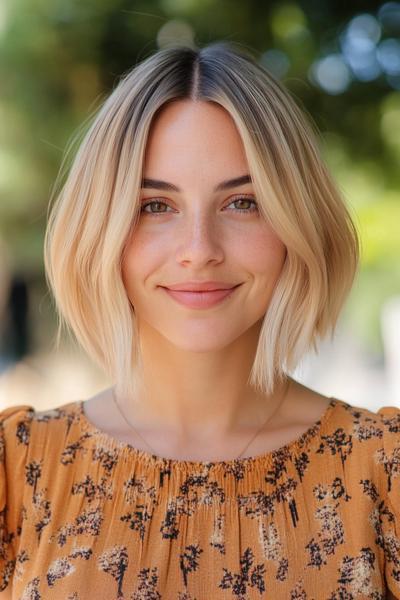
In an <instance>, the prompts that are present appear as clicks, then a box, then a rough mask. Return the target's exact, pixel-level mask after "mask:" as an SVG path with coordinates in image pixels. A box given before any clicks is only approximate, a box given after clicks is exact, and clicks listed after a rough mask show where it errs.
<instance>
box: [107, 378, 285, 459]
mask: <svg viewBox="0 0 400 600" xmlns="http://www.w3.org/2000/svg"><path fill="white" fill-rule="evenodd" d="M289 386H290V379H288V380H287V383H286V387H285V390H284V392H283V394H282V396H281V399H280V401H279V402H278V403H277V405H276V406H275V408H274V410H273V411H272V413H271V414H270V415H269V417H268V419H267V420H266V421H265V422H264V423H263V424H262V425H261V427H260V429H258V431H257V432H256V433H255V434H254V435H253V437H252V438H251V439H250V441H249V442H248V443H247V444H246V446H245V447H244V448H243V450H242V451H241V453H240V454H239V456H237V457H236V459H235V460H238V459H239V458H240V457H241V456H242V454H244V452H245V451H246V450H247V448H248V447H249V446H250V444H251V443H252V442H253V441H254V439H255V438H256V437H257V436H258V434H259V433H260V432H261V431H262V430H263V429H264V427H265V425H266V424H267V423H268V422H269V421H270V420H271V419H272V417H273V416H274V415H275V413H276V412H277V410H278V409H279V408H280V406H281V405H282V403H283V401H284V399H285V398H286V395H287V392H288V390H289ZM112 397H113V400H114V403H115V405H116V407H117V410H118V411H119V413H120V414H121V416H122V417H123V419H124V420H125V422H126V423H127V425H128V426H129V427H130V428H131V429H132V430H133V431H134V432H135V434H136V435H137V436H138V437H140V439H141V440H142V441H143V442H144V443H145V444H146V446H147V447H148V448H149V449H150V450H151V451H152V453H153V454H154V455H156V456H158V455H157V452H156V451H155V450H154V449H153V448H152V447H151V446H150V444H148V443H147V442H146V440H145V439H144V437H143V436H142V435H140V433H139V432H138V431H137V430H136V429H135V428H134V426H133V425H132V423H130V421H129V420H128V419H127V417H126V416H125V414H124V412H123V411H122V409H121V407H120V406H119V404H118V402H117V398H116V395H115V391H114V388H112Z"/></svg>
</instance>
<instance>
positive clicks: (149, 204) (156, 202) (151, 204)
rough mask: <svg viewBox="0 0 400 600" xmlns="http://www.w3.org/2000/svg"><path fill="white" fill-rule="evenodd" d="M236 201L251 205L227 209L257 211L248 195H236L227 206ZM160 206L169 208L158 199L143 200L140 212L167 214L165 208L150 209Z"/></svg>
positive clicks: (241, 211) (254, 202)
mask: <svg viewBox="0 0 400 600" xmlns="http://www.w3.org/2000/svg"><path fill="white" fill-rule="evenodd" d="M238 202H244V203H245V204H246V203H247V204H250V205H252V207H251V208H236V209H231V208H230V209H228V210H229V211H232V210H233V212H238V213H255V212H258V206H257V202H256V201H255V200H254V199H253V198H252V197H249V196H237V197H236V198H234V199H233V200H231V202H230V203H229V204H228V205H227V206H231V205H232V204H237V203H238ZM157 205H158V207H161V206H164V207H167V208H171V207H170V206H169V205H168V204H166V203H165V202H161V201H160V200H150V201H149V202H145V203H144V204H142V206H141V212H142V213H145V214H147V215H150V216H154V217H155V216H159V215H165V214H167V212H168V211H167V210H161V211H157V210H155V211H153V210H151V208H152V207H154V206H157ZM147 207H149V210H146V209H147Z"/></svg>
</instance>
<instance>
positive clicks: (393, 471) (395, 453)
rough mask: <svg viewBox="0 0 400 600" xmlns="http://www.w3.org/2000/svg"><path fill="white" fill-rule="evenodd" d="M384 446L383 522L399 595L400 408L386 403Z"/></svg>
mask: <svg viewBox="0 0 400 600" xmlns="http://www.w3.org/2000/svg"><path fill="white" fill-rule="evenodd" d="M378 414H379V415H380V417H381V426H382V438H381V441H382V443H381V446H380V448H378V450H377V451H376V453H375V462H376V465H377V466H378V469H379V479H380V481H381V489H382V500H383V504H382V507H381V524H382V537H383V540H382V541H383V549H384V555H385V578H386V585H387V588H388V591H390V592H391V593H392V594H393V596H394V597H395V598H399V599H400V408H396V407H394V406H384V407H382V408H380V409H379V410H378Z"/></svg>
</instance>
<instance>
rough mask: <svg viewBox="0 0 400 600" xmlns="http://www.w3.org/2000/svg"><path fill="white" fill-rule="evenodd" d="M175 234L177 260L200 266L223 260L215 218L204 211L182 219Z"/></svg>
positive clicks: (221, 244) (221, 240)
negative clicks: (176, 236) (176, 237)
mask: <svg viewBox="0 0 400 600" xmlns="http://www.w3.org/2000/svg"><path fill="white" fill-rule="evenodd" d="M177 235H178V239H177V256H176V258H177V261H178V262H181V263H190V264H192V265H193V266H196V267H198V268H200V267H201V266H202V265H205V264H207V263H209V262H210V261H214V262H220V261H221V260H223V257H224V250H223V236H222V234H221V231H220V230H219V229H217V225H216V222H215V220H214V219H213V218H212V217H211V216H210V215H207V214H205V211H199V212H198V213H196V215H192V216H190V217H188V219H184V222H182V227H181V228H180V230H179V232H177Z"/></svg>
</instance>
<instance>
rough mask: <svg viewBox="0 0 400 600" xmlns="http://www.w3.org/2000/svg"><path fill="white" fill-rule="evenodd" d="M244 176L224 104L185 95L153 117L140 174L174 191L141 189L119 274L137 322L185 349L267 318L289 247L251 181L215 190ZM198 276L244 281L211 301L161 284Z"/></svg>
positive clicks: (206, 347) (220, 343)
mask: <svg viewBox="0 0 400 600" xmlns="http://www.w3.org/2000/svg"><path fill="white" fill-rule="evenodd" d="M244 175H249V168H248V164H247V160H246V156H245V152H244V148H243V145H242V141H241V138H240V135H239V133H238V131H237V129H236V126H235V124H234V122H233V120H232V118H231V116H230V115H229V113H228V112H227V111H225V110H224V109H223V108H222V107H220V106H219V105H216V104H213V103H210V102H195V101H191V100H179V101H175V102H173V103H171V104H169V105H167V106H165V107H164V108H163V109H162V111H161V112H160V113H159V114H158V115H157V117H156V119H155V121H154V122H153V124H152V128H151V131H150V135H149V139H148V142H147V146H146V155H145V161H144V172H143V181H144V180H145V179H146V180H149V179H152V180H158V181H163V182H168V183H169V184H171V186H175V187H176V188H177V189H178V191H177V190H175V189H174V190H171V189H165V186H164V188H162V187H160V185H159V184H157V183H155V182H150V183H149V182H148V183H147V184H146V186H145V187H143V188H142V189H141V206H142V208H141V214H140V219H139V221H138V223H137V225H135V227H134V229H133V231H132V232H131V236H130V239H129V241H128V243H127V246H126V248H125V253H124V257H123V262H122V275H123V281H124V285H125V288H126V291H127V294H128V296H129V300H130V302H131V304H132V305H133V306H134V309H135V315H136V317H137V319H138V324H139V327H142V326H143V325H146V328H147V327H150V328H152V330H154V332H158V334H159V335H161V336H163V337H164V338H167V339H168V340H169V341H170V342H171V343H172V344H173V345H175V346H177V347H179V348H181V349H185V350H192V351H200V352H204V351H210V350H218V349H221V348H223V347H225V346H227V345H229V344H231V343H232V342H234V341H235V340H236V339H238V338H239V337H240V336H242V335H243V334H245V333H246V332H247V331H248V330H249V329H250V328H251V327H252V326H254V325H255V324H256V323H257V322H258V321H260V319H262V318H263V316H264V314H265V312H266V310H267V307H268V304H269V301H270V298H271V294H272V292H273V289H274V287H275V284H276V281H277V279H278V277H279V275H280V273H281V270H282V266H283V263H284V260H285V256H286V248H285V246H284V244H283V243H282V242H281V241H280V239H278V237H277V236H276V234H275V233H274V231H273V230H272V229H271V227H270V225H269V224H268V223H267V222H266V221H265V220H264V218H263V217H262V216H261V213H260V212H259V211H258V210H257V204H256V203H257V198H256V197H255V194H254V188H253V185H252V183H251V181H250V182H247V183H242V184H241V185H238V186H235V187H233V186H232V187H229V188H226V189H220V190H217V191H216V188H217V186H218V185H219V184H221V183H222V182H225V181H227V180H231V179H236V178H239V177H242V176H244ZM149 202H152V204H148V203H149ZM146 204H147V207H145V205H146ZM193 280H194V281H203V282H204V281H210V280H213V281H219V282H224V283H225V284H229V285H237V284H240V285H239V286H238V287H237V288H236V289H235V290H234V291H233V292H232V293H231V295H230V296H228V297H226V298H225V299H223V300H222V301H220V302H218V303H217V304H214V305H213V306H210V307H206V308H204V307H203V308H193V307H189V306H186V305H183V304H181V303H180V302H179V301H177V300H176V299H175V298H173V297H172V296H171V295H170V294H169V293H168V292H167V291H166V290H165V287H168V286H169V285H172V284H176V283H184V282H188V281H193ZM220 287H221V286H220ZM222 287H223V286H222ZM197 297H198V296H197Z"/></svg>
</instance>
